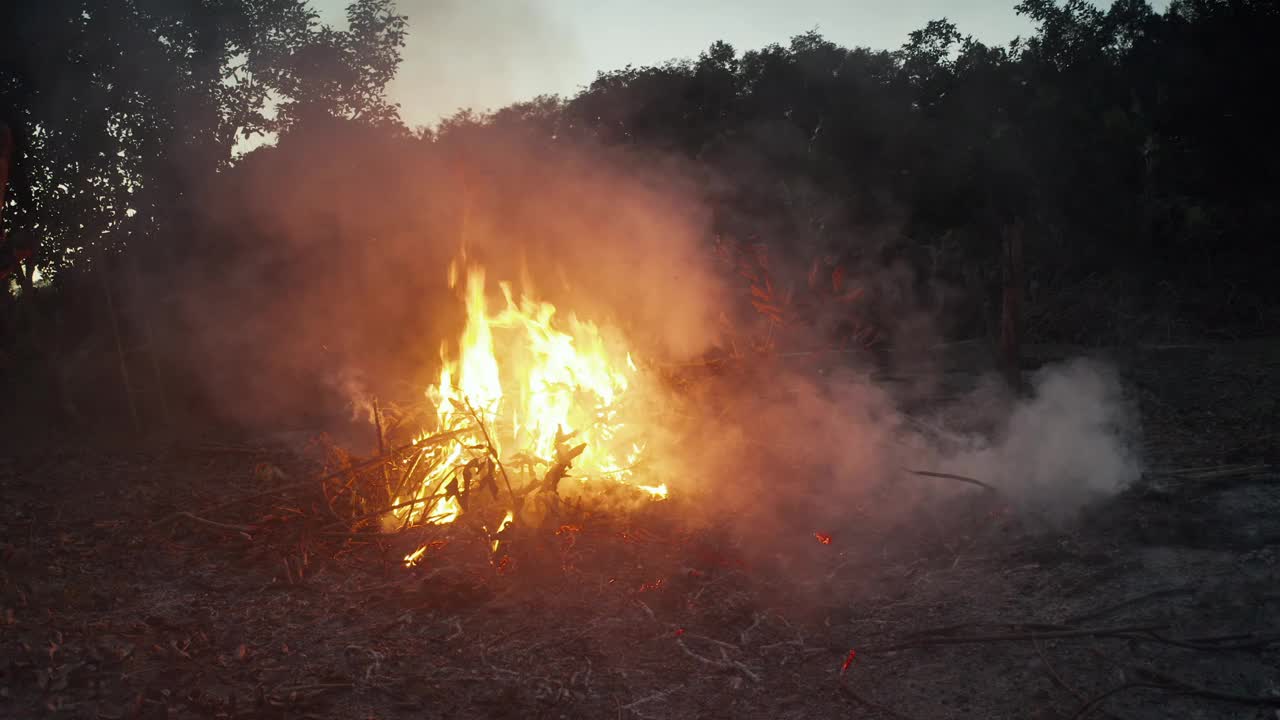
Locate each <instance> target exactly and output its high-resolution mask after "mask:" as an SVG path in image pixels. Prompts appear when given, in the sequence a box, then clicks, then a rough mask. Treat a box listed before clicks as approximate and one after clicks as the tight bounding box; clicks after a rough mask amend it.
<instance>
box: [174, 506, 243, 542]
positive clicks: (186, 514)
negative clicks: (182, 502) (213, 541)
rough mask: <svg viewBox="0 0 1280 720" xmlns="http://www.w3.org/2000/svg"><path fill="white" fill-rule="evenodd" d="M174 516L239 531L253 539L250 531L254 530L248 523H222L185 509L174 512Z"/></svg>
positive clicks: (213, 526)
mask: <svg viewBox="0 0 1280 720" xmlns="http://www.w3.org/2000/svg"><path fill="white" fill-rule="evenodd" d="M174 517H175V518H186V519H188V520H191V521H192V522H197V523H200V524H201V525H206V526H208V527H211V528H217V529H219V530H226V531H228V532H234V533H239V534H240V535H243V536H244V538H245V539H246V540H252V539H253V535H250V534H249V533H250V532H252V531H253V528H251V527H249V526H247V525H231V524H229V523H220V522H217V521H215V520H209V519H206V518H202V517H200V516H199V515H193V514H191V513H189V512H185V511H184V512H178V513H174Z"/></svg>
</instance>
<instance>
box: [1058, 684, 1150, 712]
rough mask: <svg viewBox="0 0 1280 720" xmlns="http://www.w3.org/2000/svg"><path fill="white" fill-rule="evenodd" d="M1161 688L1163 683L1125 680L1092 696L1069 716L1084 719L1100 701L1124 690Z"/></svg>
mask: <svg viewBox="0 0 1280 720" xmlns="http://www.w3.org/2000/svg"><path fill="white" fill-rule="evenodd" d="M1163 689H1165V688H1164V686H1163V685H1156V684H1154V683H1139V682H1127V683H1124V684H1123V685H1118V686H1116V687H1113V688H1111V689H1110V690H1108V691H1106V692H1104V693H1102V694H1101V695H1098V696H1097V697H1095V698H1093V699H1092V700H1090V701H1089V702H1087V703H1085V704H1084V705H1082V706H1081V707H1080V709H1079V710H1077V711H1076V713H1075V714H1074V715H1072V716H1071V720H1084V719H1085V718H1086V717H1088V716H1089V715H1090V714H1091V713H1092V712H1093V711H1094V710H1097V709H1098V708H1099V707H1101V706H1102V703H1104V702H1106V701H1107V699H1108V698H1110V697H1111V696H1112V695H1118V694H1120V693H1122V692H1124V691H1126V690H1163Z"/></svg>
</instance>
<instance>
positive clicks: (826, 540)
mask: <svg viewBox="0 0 1280 720" xmlns="http://www.w3.org/2000/svg"><path fill="white" fill-rule="evenodd" d="M813 536H814V537H816V538H818V542H820V543H822V544H823V545H830V544H831V536H830V535H828V534H826V533H820V532H816V533H814V534H813Z"/></svg>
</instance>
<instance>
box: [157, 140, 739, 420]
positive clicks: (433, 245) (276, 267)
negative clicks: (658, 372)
mask: <svg viewBox="0 0 1280 720" xmlns="http://www.w3.org/2000/svg"><path fill="white" fill-rule="evenodd" d="M450 133H451V134H448V135H447V136H445V137H442V138H440V139H437V140H431V139H422V138H417V137H386V136H383V135H379V134H376V133H367V134H365V131H362V130H360V129H359V128H356V127H353V126H347V125H342V124H335V125H334V126H333V127H331V128H320V129H313V130H310V131H308V132H306V133H296V134H293V135H290V136H287V137H284V138H282V139H281V141H280V143H279V145H278V146H276V147H270V148H262V149H259V150H256V151H254V152H253V153H250V154H249V155H247V156H246V157H245V158H244V159H243V160H242V161H241V162H240V164H239V165H238V166H237V167H236V168H235V169H234V170H233V171H232V172H230V173H227V174H226V175H225V176H224V177H223V178H222V180H223V182H222V183H221V184H219V185H216V186H213V187H210V188H207V189H206V192H205V194H204V196H203V197H202V198H200V200H199V202H198V203H197V206H198V207H200V208H201V209H202V210H203V211H204V212H205V216H204V217H203V218H202V222H201V223H200V224H199V227H200V233H199V235H198V236H197V237H196V238H193V239H192V246H193V247H194V248H197V250H195V251H193V252H192V253H191V254H190V256H189V263H188V265H187V266H186V267H184V268H182V269H180V271H179V273H178V275H179V277H180V285H181V287H182V288H183V292H182V294H181V297H180V301H179V302H178V303H177V304H175V305H174V306H173V307H172V308H169V307H166V308H163V309H162V310H163V311H164V312H172V313H173V314H174V315H175V316H176V318H175V319H174V320H173V323H174V325H175V326H176V327H177V328H178V329H179V333H180V335H181V338H180V340H181V342H180V343H179V344H178V347H175V348H174V349H173V351H174V352H178V353H181V357H180V358H178V359H175V360H174V362H173V365H175V366H179V367H186V368H191V369H192V370H193V373H194V377H193V378H192V383H191V386H192V387H198V388H201V389H202V391H203V392H202V393H201V394H202V395H203V397H204V402H205V403H207V404H209V405H211V406H212V409H213V410H214V411H215V412H216V413H217V414H219V415H221V416H223V417H225V418H227V419H229V420H232V421H234V422H237V423H239V424H241V425H244V426H246V427H249V428H267V429H270V428H278V427H282V426H289V427H298V426H302V425H305V424H307V423H312V424H317V423H318V424H323V422H324V420H323V418H324V417H326V416H332V417H335V418H336V417H338V416H347V415H350V413H351V407H352V406H355V407H364V408H366V410H367V407H368V406H369V405H370V403H371V402H372V398H380V399H381V400H382V401H384V406H385V405H386V404H387V403H390V402H394V401H397V400H402V399H403V400H413V399H421V397H422V392H423V390H424V389H425V388H426V387H427V386H428V385H430V384H432V383H433V382H434V381H435V379H436V378H437V376H438V373H439V363H440V352H441V346H442V343H446V342H448V343H451V342H453V341H454V340H455V339H456V338H457V337H458V336H459V332H460V330H461V327H462V321H463V317H462V303H461V302H460V301H459V298H458V297H457V295H456V293H455V291H454V290H452V289H450V287H449V286H448V282H447V279H448V268H449V265H450V262H451V261H452V260H453V259H455V258H457V257H458V256H459V255H460V254H461V253H465V255H466V260H467V262H470V263H476V264H478V265H482V266H483V267H484V268H485V269H486V275H487V278H488V280H489V282H490V284H491V287H492V289H494V290H495V291H496V286H497V283H498V282H501V281H505V282H510V283H512V284H513V285H514V286H515V287H514V289H515V290H516V292H517V294H519V293H521V292H527V293H530V294H532V295H535V296H537V297H539V298H540V299H543V300H547V301H550V302H553V303H554V304H555V305H556V306H557V307H558V308H560V309H561V313H562V315H564V314H568V313H570V312H571V313H573V314H574V315H576V316H577V317H578V318H580V319H582V320H589V321H592V322H595V323H596V324H598V325H601V326H606V327H613V328H616V329H618V330H619V331H620V332H623V333H624V334H625V335H626V336H627V338H628V341H629V342H630V344H631V347H632V348H633V349H634V350H635V352H636V355H637V357H663V358H666V359H669V360H672V361H679V360H680V359H683V358H688V357H690V356H692V355H695V354H697V353H699V352H701V351H702V350H704V349H706V348H707V347H708V346H709V345H710V344H711V343H713V342H714V341H715V334H716V316H715V313H716V312H717V311H718V308H719V307H720V306H721V305H722V304H723V303H722V300H721V298H722V296H723V294H724V292H725V290H724V287H723V284H722V282H721V279H720V277H719V276H718V274H717V269H716V267H715V266H714V263H713V260H712V258H711V255H710V253H709V251H708V245H707V243H706V242H705V239H706V237H707V235H708V224H709V217H708V214H707V212H706V209H705V208H706V205H705V203H704V202H702V199H701V197H700V195H699V193H698V191H697V186H696V183H695V182H694V181H693V179H692V178H691V177H690V176H689V175H687V174H685V173H681V172H680V171H678V169H677V168H676V167H675V165H674V164H673V163H672V162H671V161H669V160H668V159H666V158H663V157H661V156H653V155H645V156H643V157H641V156H639V155H638V154H637V153H633V152H629V151H625V150H608V149H604V148H600V147H595V146H592V145H591V144H589V143H573V144H571V143H568V142H556V141H554V140H551V139H549V138H547V137H545V136H539V137H536V138H535V137H531V136H530V133H528V132H527V130H522V129H509V128H503V127H499V126H465V127H461V128H454V129H453V130H451V131H450ZM150 310H155V309H150ZM343 406H345V407H343Z"/></svg>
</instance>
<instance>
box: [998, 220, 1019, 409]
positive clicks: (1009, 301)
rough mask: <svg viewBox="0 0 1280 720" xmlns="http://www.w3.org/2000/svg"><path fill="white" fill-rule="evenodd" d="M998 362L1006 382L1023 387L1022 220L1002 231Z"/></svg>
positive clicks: (1016, 386) (1015, 386)
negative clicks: (1001, 291) (1001, 284)
mask: <svg viewBox="0 0 1280 720" xmlns="http://www.w3.org/2000/svg"><path fill="white" fill-rule="evenodd" d="M1001 241H1002V242H1001V246H1002V253H1001V263H1000V264H1001V276H1002V278H1003V285H1004V289H1003V294H1002V301H1001V307H1000V363H1001V365H1002V367H1003V370H1004V372H1005V377H1006V378H1007V379H1008V381H1009V385H1010V386H1011V387H1013V388H1015V389H1021V387H1022V300H1023V282H1024V275H1023V264H1022V221H1021V220H1015V221H1014V222H1013V223H1011V224H1009V225H1006V226H1005V227H1004V229H1003V230H1002V232H1001Z"/></svg>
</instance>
